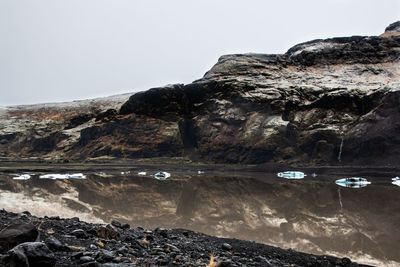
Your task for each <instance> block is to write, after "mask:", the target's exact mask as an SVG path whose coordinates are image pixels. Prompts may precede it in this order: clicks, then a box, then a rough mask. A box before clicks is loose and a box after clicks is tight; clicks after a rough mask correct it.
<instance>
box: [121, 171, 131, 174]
mask: <svg viewBox="0 0 400 267" xmlns="http://www.w3.org/2000/svg"><path fill="white" fill-rule="evenodd" d="M130 173H131V172H130V171H126V172H121V174H130Z"/></svg>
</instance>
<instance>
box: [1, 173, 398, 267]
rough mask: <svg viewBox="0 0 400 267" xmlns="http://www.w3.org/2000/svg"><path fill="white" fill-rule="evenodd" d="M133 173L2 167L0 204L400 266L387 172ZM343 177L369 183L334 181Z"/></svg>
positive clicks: (394, 194)
mask: <svg viewBox="0 0 400 267" xmlns="http://www.w3.org/2000/svg"><path fill="white" fill-rule="evenodd" d="M138 171H146V175H138ZM138 171H135V172H127V171H123V170H121V171H118V172H117V171H114V172H109V173H107V172H104V171H99V172H91V173H85V174H84V176H85V177H84V178H82V177H78V178H77V179H74V178H69V179H43V178H39V177H40V175H44V173H34V172H33V173H29V175H30V176H31V177H30V179H27V180H24V179H20V180H14V179H13V177H16V176H18V175H21V174H18V175H17V174H11V173H0V208H4V209H6V210H8V211H14V212H22V211H25V210H29V211H30V212H31V213H32V214H34V215H37V216H45V215H47V216H52V215H59V216H61V217H75V216H77V217H79V218H80V219H81V220H85V221H89V222H96V223H109V222H110V221H111V220H112V219H116V220H119V221H121V222H127V223H129V224H131V226H142V227H145V228H155V227H166V228H185V229H191V230H194V231H199V232H203V233H206V234H210V235H216V236H221V237H233V238H239V239H245V240H252V241H256V242H260V243H265V244H269V245H274V246H279V247H283V248H288V249H289V248H291V249H294V250H298V251H303V252H307V253H314V254H330V255H336V256H339V257H345V256H346V257H349V258H351V259H352V260H355V261H357V262H359V263H366V264H375V265H385V266H390V265H393V266H396V265H399V264H400V253H399V249H400V245H399V244H400V186H396V185H394V184H392V180H391V178H393V177H395V176H396V174H395V173H390V172H388V171H384V170H377V171H373V172H370V173H369V174H368V173H363V174H362V176H361V175H356V174H355V173H350V172H349V173H346V171H345V170H341V171H340V174H335V170H323V171H320V172H317V173H315V175H310V174H309V175H308V176H306V177H305V178H304V179H301V180H288V179H284V178H280V177H277V175H276V173H265V172H234V171H231V172H226V171H224V172H219V171H218V170H208V171H205V172H204V173H203V172H198V171H188V170H185V171H180V172H175V173H174V170H171V171H170V172H171V174H172V175H171V177H169V178H168V179H166V180H163V181H160V180H157V179H154V177H153V176H151V174H154V173H156V172H157V171H156V170H138ZM141 174H143V173H141ZM351 176H360V177H365V178H367V179H368V181H371V184H369V185H367V186H365V187H361V188H346V187H341V186H338V185H337V184H335V181H336V180H337V179H340V178H346V177H351ZM64 177H65V176H64Z"/></svg>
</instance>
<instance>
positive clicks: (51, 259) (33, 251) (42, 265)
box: [8, 242, 56, 267]
mask: <svg viewBox="0 0 400 267" xmlns="http://www.w3.org/2000/svg"><path fill="white" fill-rule="evenodd" d="M8 255H9V264H10V266H29V267H47V266H54V264H55V263H56V258H55V256H54V254H53V253H52V252H51V251H50V250H49V249H48V247H47V246H46V245H45V244H44V243H41V242H27V243H22V244H20V245H18V246H16V247H14V248H13V249H12V250H10V251H8Z"/></svg>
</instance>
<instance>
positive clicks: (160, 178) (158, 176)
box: [154, 172, 171, 180]
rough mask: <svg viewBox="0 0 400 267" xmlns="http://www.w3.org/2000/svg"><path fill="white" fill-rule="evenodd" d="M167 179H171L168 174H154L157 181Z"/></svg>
mask: <svg viewBox="0 0 400 267" xmlns="http://www.w3.org/2000/svg"><path fill="white" fill-rule="evenodd" d="M168 177H171V174H170V173H169V172H157V173H156V174H154V178H156V179H158V180H165V179H167V178H168Z"/></svg>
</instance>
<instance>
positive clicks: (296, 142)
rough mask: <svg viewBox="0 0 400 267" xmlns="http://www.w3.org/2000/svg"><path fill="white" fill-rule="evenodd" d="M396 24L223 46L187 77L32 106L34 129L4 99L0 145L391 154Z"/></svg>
mask: <svg viewBox="0 0 400 267" xmlns="http://www.w3.org/2000/svg"><path fill="white" fill-rule="evenodd" d="M398 32H399V27H398V22H396V23H393V24H391V25H390V26H389V27H387V28H386V31H385V33H384V34H383V35H382V36H352V37H341V38H332V39H326V40H314V41H310V42H306V43H302V44H298V45H296V46H294V47H292V48H291V49H289V50H288V51H287V52H286V53H285V54H281V55H264V54H239V55H227V56H222V57H221V58H220V59H219V60H218V62H217V64H216V65H215V66H214V67H212V69H211V70H210V71H208V72H207V73H206V74H205V76H204V77H203V78H201V79H200V80H197V81H194V82H193V83H191V84H187V85H182V84H176V85H170V86H166V87H161V88H153V89H150V90H148V91H145V92H140V93H136V94H134V95H133V96H131V97H130V98H129V99H128V100H127V101H126V102H125V103H123V104H122V103H119V105H118V107H116V106H114V108H108V107H107V106H106V105H104V106H102V110H101V111H95V112H92V111H91V112H87V111H84V110H82V111H80V112H78V114H74V115H73V116H72V115H70V116H67V115H64V116H63V118H62V119H60V120H59V121H58V122H59V124H56V126H54V125H53V123H54V120H53V119H50V120H48V119H47V118H48V116H47V115H43V116H37V118H35V119H36V120H37V124H36V125H42V124H43V129H42V131H38V130H37V129H38V127H36V126H35V127H33V129H32V128H31V129H29V130H27V129H20V128H18V129H14V130H13V129H12V127H13V126H12V125H11V124H10V123H9V122H6V121H5V119H4V118H13V119H14V121H19V120H20V119H21V118H23V117H24V116H26V115H25V113H24V112H25V111H24V110H25V109H24V108H22V109H21V113H19V114H17V115H15V113H14V114H12V112H11V111H10V110H9V109H7V110H6V111H4V110H3V111H2V112H3V115H1V114H0V115H1V117H2V120H1V121H0V123H1V127H0V155H2V156H5V157H21V156H23V157H26V156H39V157H53V158H54V157H59V158H62V159H69V160H79V159H86V158H88V157H99V156H112V157H121V158H124V157H125V158H141V157H159V156H162V157H182V156H183V157H189V158H191V159H193V160H206V161H210V162H224V163H249V164H259V163H266V162H269V163H286V164H292V165H335V164H352V165H367V164H375V165H382V164H385V165H387V164H391V165H398V162H399V161H398V152H399V151H400V145H399V144H400V139H399V137H398V134H397V133H398V129H399V127H400V124H399V118H400V112H399V102H400V97H399V88H400V87H399V85H400V78H399V77H400V75H399V74H400V64H399V55H400V37H399V35H398V34H397V33H398ZM119 106H120V108H119ZM54 110H57V109H54ZM56 113H57V112H56ZM4 114H6V115H4ZM46 114H47V113H46ZM45 118H46V119H45ZM94 118H95V119H94ZM18 127H19V126H18ZM32 131H33V133H34V134H32ZM71 132H73V133H71Z"/></svg>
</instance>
